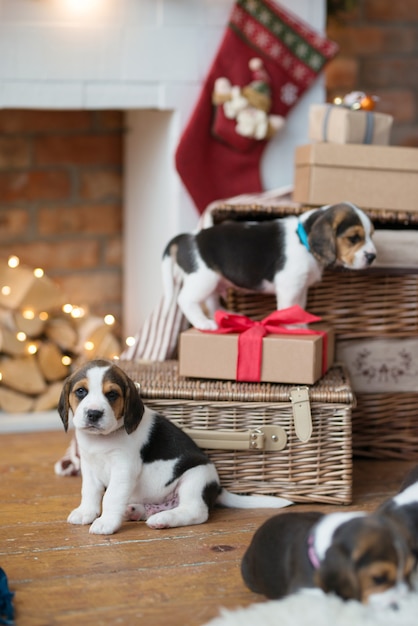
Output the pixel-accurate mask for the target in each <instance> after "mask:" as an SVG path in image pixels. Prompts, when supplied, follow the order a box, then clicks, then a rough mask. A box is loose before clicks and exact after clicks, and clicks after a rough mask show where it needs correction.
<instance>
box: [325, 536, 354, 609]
mask: <svg viewBox="0 0 418 626" xmlns="http://www.w3.org/2000/svg"><path fill="white" fill-rule="evenodd" d="M315 577H316V583H317V585H318V587H320V588H321V589H323V591H325V592H326V593H329V592H333V593H335V594H336V595H338V596H339V597H340V598H342V599H343V600H361V590H360V584H359V581H358V580H357V576H356V573H355V571H354V567H353V564H352V562H351V559H350V558H349V557H348V556H347V555H346V554H344V553H343V551H342V550H341V548H340V547H338V546H331V547H330V548H329V549H328V550H327V553H326V555H325V559H324V560H323V561H322V563H321V565H320V566H319V569H318V570H317V572H316V574H315Z"/></svg>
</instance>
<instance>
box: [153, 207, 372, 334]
mask: <svg viewBox="0 0 418 626" xmlns="http://www.w3.org/2000/svg"><path fill="white" fill-rule="evenodd" d="M372 233H373V225H372V223H371V221H370V219H369V218H368V217H367V215H366V214H365V213H364V212H363V211H361V210H360V209H359V208H358V207H357V206H355V205H354V204H351V203H349V202H342V203H341V204H335V205H332V206H324V207H322V208H320V209H312V210H310V211H307V212H306V213H303V214H302V215H300V216H299V217H297V216H294V215H290V216H287V217H283V218H279V219H273V220H267V221H261V222H239V221H236V222H223V223H221V224H218V225H215V226H212V227H210V228H204V229H202V230H200V231H199V232H197V233H196V234H182V235H178V236H177V237H174V239H172V240H171V241H170V242H169V243H168V244H167V246H166V248H165V250H164V253H163V263H162V272H163V287H164V295H165V302H166V304H168V303H169V302H170V301H171V300H172V298H173V285H174V281H175V280H177V279H178V278H181V279H182V286H181V289H180V292H179V295H178V298H177V303H178V306H179V308H180V309H181V311H182V312H183V313H184V315H185V316H186V318H187V320H188V321H189V322H190V324H192V326H195V327H196V328H199V329H200V330H214V329H216V322H215V321H214V320H213V319H209V317H206V315H205V313H204V312H203V309H202V305H203V304H205V305H206V308H207V311H208V313H209V315H211V316H212V317H213V315H214V312H215V310H216V308H218V305H219V302H218V298H217V297H216V296H217V294H218V295H219V294H220V293H222V292H223V291H225V289H226V288H227V287H230V286H233V287H235V288H238V289H243V290H247V291H258V292H262V293H273V294H275V295H276V301H277V308H278V309H285V308H287V307H290V306H293V305H295V304H298V305H299V306H301V307H302V308H305V306H306V300H307V294H308V288H309V287H310V286H311V285H313V284H314V283H316V282H318V281H319V280H320V279H321V277H322V273H323V271H324V269H325V268H326V267H333V266H342V267H345V268H350V269H364V268H366V267H368V266H369V265H370V264H371V263H372V262H373V261H374V259H375V258H376V248H375V246H374V243H373V241H372V239H371V236H372Z"/></svg>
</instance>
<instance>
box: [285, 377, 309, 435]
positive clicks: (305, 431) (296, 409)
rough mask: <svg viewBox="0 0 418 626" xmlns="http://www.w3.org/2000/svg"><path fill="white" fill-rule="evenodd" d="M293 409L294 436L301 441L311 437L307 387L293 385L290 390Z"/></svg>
mask: <svg viewBox="0 0 418 626" xmlns="http://www.w3.org/2000/svg"><path fill="white" fill-rule="evenodd" d="M290 400H291V402H292V409H293V424H294V426H295V432H296V436H297V437H298V439H299V440H300V441H301V442H302V443H307V442H308V441H309V439H310V438H311V437H312V416H311V405H310V401H309V389H308V387H293V388H292V389H291V390H290Z"/></svg>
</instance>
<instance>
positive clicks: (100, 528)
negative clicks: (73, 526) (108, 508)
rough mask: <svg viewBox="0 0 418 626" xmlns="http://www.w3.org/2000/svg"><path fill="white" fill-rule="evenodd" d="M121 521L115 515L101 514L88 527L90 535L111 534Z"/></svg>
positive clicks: (119, 525)
mask: <svg viewBox="0 0 418 626" xmlns="http://www.w3.org/2000/svg"><path fill="white" fill-rule="evenodd" d="M121 523H122V521H121V520H119V519H116V518H115V517H106V516H104V515H101V516H100V517H98V518H97V519H96V520H94V522H93V524H92V525H91V526H90V528H89V533H91V534H92V535H113V533H115V532H116V531H117V530H119V528H120V527H121Z"/></svg>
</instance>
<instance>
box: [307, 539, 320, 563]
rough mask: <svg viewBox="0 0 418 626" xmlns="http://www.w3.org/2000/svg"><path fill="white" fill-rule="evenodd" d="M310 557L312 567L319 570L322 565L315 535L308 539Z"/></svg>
mask: <svg viewBox="0 0 418 626" xmlns="http://www.w3.org/2000/svg"><path fill="white" fill-rule="evenodd" d="M308 557H309V560H310V562H311V565H312V567H313V568H314V569H319V566H320V564H321V563H320V561H319V558H318V555H317V553H316V550H315V535H313V534H311V535H309V537H308Z"/></svg>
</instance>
